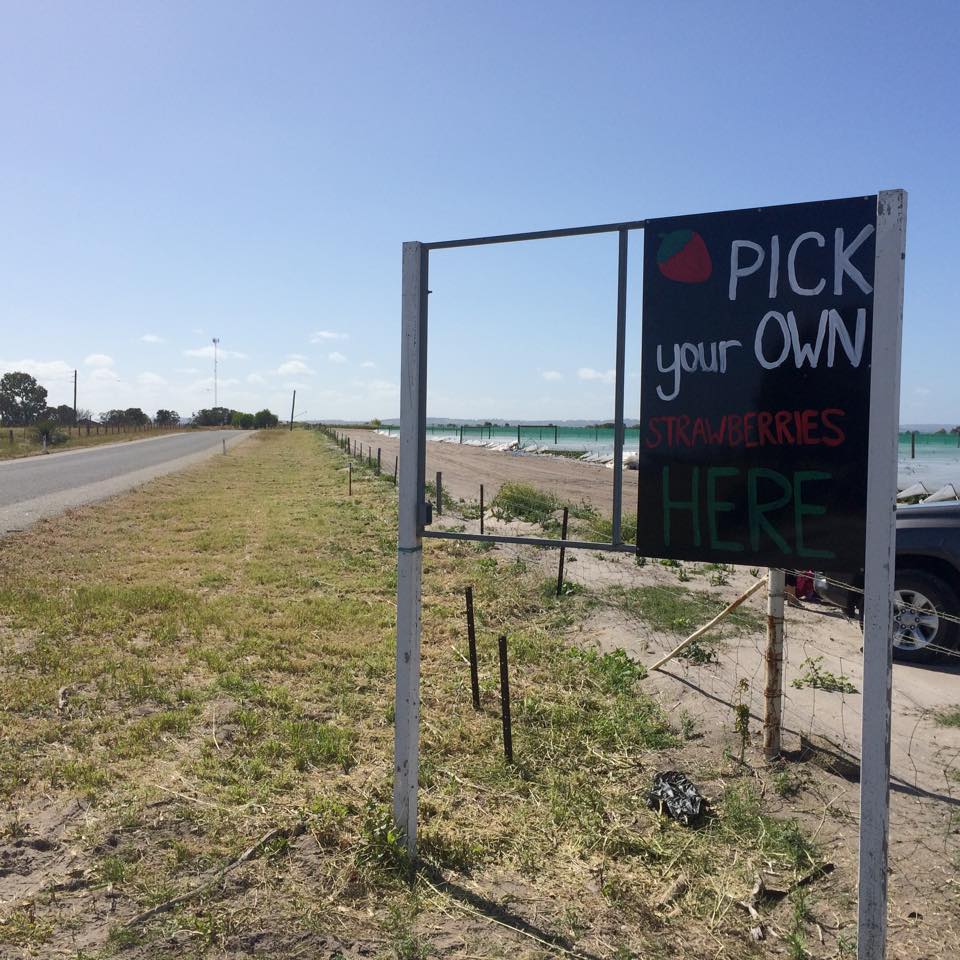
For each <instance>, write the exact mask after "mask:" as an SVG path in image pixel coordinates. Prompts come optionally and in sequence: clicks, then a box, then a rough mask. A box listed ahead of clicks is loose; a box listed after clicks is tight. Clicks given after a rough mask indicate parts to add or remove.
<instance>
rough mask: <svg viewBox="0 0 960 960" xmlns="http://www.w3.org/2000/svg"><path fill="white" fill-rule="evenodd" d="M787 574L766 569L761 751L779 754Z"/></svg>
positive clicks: (769, 756) (773, 757)
mask: <svg viewBox="0 0 960 960" xmlns="http://www.w3.org/2000/svg"><path fill="white" fill-rule="evenodd" d="M785 582H786V576H785V574H784V572H783V571H782V570H774V569H771V570H768V571H767V653H766V665H767V683H766V688H765V690H764V700H765V709H764V714H763V755H764V757H766V759H767V760H776V759H777V757H779V756H780V719H781V715H782V712H783V596H784V586H785Z"/></svg>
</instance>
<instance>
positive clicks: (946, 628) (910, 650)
mask: <svg viewBox="0 0 960 960" xmlns="http://www.w3.org/2000/svg"><path fill="white" fill-rule="evenodd" d="M941 614H949V615H952V616H958V615H960V600H958V599H957V594H956V592H955V591H954V589H953V587H951V586H950V584H949V583H947V582H946V581H945V580H942V579H941V578H940V577H938V576H936V575H934V574H932V573H927V572H926V571H925V570H898V571H897V573H896V577H895V579H894V588H893V657H894V659H895V660H902V661H905V662H907V663H933V662H935V661H937V660H941V659H943V658H944V657H945V656H948V655H949V651H952V650H955V649H956V646H957V626H958V625H957V623H955V622H954V621H952V620H947V619H945V618H944V617H943V616H941Z"/></svg>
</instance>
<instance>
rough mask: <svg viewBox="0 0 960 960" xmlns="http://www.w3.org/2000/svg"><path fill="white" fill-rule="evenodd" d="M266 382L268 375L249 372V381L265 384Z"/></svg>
mask: <svg viewBox="0 0 960 960" xmlns="http://www.w3.org/2000/svg"><path fill="white" fill-rule="evenodd" d="M266 382H267V379H266V377H263V376H261V375H260V374H259V373H248V374H247V383H256V384H264V383H266Z"/></svg>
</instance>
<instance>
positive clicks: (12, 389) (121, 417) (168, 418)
mask: <svg viewBox="0 0 960 960" xmlns="http://www.w3.org/2000/svg"><path fill="white" fill-rule="evenodd" d="M96 423H100V424H103V425H106V426H111V427H146V426H147V425H148V424H153V425H155V426H157V427H178V426H197V427H237V428H239V429H241V430H263V429H269V428H270V427H275V426H277V424H278V423H279V417H277V415H276V414H275V413H271V412H270V410H267V409H264V410H259V411H258V412H257V413H244V412H243V411H241V410H231V409H229V408H228V407H213V408H212V409H209V410H200V411H198V412H197V413H194V414H193V415H192V416H191V417H188V418H184V417H181V416H180V414H179V413H177V411H176V410H166V409H160V410H158V411H157V412H156V415H155V416H154V417H153V418H151V417H150V416H149V415H148V414H146V413H144V411H143V410H142V409H141V408H140V407H127V408H126V409H125V410H121V409H115V410H106V411H104V412H103V413H101V414H100V416H99V418H98V419H96V420H95V419H94V418H93V414H92V413H91V411H89V410H74V408H73V407H71V406H69V405H68V404H65V403H62V404H60V405H59V406H56V407H51V406H48V405H47V389H46V387H44V386H41V385H40V384H39V383H38V382H37V380H36V378H35V377H32V376H31V375H30V374H29V373H23V372H20V371H14V372H13V373H5V374H4V375H3V376H2V377H0V424H2V425H3V426H5V427H28V426H35V427H37V428H38V429H41V432H42V433H44V434H45V435H48V436H49V434H50V432H51V431H52V430H55V429H56V428H57V427H76V426H84V425H90V426H93V425H94V424H96Z"/></svg>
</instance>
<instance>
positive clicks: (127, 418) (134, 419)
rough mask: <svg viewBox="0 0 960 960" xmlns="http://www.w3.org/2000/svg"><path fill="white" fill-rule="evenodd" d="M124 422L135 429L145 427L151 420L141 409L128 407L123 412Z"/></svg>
mask: <svg viewBox="0 0 960 960" xmlns="http://www.w3.org/2000/svg"><path fill="white" fill-rule="evenodd" d="M123 422H124V423H129V424H131V425H132V426H134V427H145V426H146V425H147V424H148V423H149V422H150V418H149V417H148V416H147V415H146V414H145V413H144V412H143V411H142V410H141V409H140V408H139V407H127V409H126V410H124V411H123Z"/></svg>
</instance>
